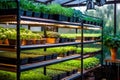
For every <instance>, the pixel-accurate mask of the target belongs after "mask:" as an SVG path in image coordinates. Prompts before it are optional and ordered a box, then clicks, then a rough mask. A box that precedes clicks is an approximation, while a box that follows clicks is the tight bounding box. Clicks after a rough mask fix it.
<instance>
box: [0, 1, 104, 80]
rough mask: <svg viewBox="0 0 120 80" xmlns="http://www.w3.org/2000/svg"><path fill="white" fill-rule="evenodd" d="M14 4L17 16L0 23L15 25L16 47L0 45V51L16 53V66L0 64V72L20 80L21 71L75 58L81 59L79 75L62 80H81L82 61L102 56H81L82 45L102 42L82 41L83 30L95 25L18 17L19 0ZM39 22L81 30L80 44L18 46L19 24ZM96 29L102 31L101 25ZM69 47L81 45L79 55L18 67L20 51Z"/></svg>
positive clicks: (2, 17)
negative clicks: (7, 72)
mask: <svg viewBox="0 0 120 80" xmlns="http://www.w3.org/2000/svg"><path fill="white" fill-rule="evenodd" d="M16 3H17V14H16V15H5V16H0V22H1V23H10V24H16V25H17V46H12V47H9V46H5V45H1V46H0V50H5V51H15V52H17V65H7V64H0V69H1V70H7V71H12V72H16V73H17V80H20V74H21V72H22V71H26V70H31V69H35V68H39V67H45V66H48V65H51V64H55V63H59V62H63V61H67V60H71V59H76V58H80V59H81V73H76V74H74V75H72V76H70V77H67V78H65V79H64V80H72V79H74V78H77V77H80V76H81V80H82V79H83V75H84V73H85V72H84V71H83V59H84V58H87V57H91V56H94V55H96V54H100V53H101V55H102V56H103V52H102V51H103V50H101V51H100V52H99V53H96V54H93V55H89V54H88V55H84V54H83V45H84V44H91V43H96V42H102V40H96V41H87V42H84V41H83V37H84V36H83V29H89V28H93V27H95V25H90V24H85V23H83V21H80V22H79V23H78V22H77V23H75V22H65V21H56V20H49V19H42V18H34V17H26V16H21V15H20V2H19V0H16ZM25 22H26V23H25ZM29 22H31V23H29ZM32 22H35V24H33V23H32ZM40 22H42V23H44V24H45V23H48V25H52V26H56V25H66V27H67V28H71V27H72V26H74V27H72V28H75V29H81V42H68V43H58V44H45V45H25V46H20V24H26V25H28V24H30V25H43V24H41V23H40ZM48 25H46V26H48ZM62 27H63V26H62ZM96 28H100V29H101V30H102V29H103V28H102V24H100V25H96ZM102 31H103V30H102ZM102 35H103V32H102ZM69 45H81V54H80V55H79V54H76V55H72V56H68V57H64V58H62V59H55V60H49V61H43V62H38V63H33V64H28V65H20V52H21V50H28V49H37V48H49V47H58V46H69ZM102 49H103V48H102ZM102 59H103V58H102ZM102 63H103V60H101V64H102ZM8 67H9V68H8ZM44 71H45V70H44ZM86 72H87V71H86ZM44 73H46V72H44ZM68 78H69V79H68Z"/></svg>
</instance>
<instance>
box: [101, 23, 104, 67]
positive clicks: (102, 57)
mask: <svg viewBox="0 0 120 80" xmlns="http://www.w3.org/2000/svg"><path fill="white" fill-rule="evenodd" d="M103 26H104V24H103V21H102V25H101V27H102V44H101V49H102V52H101V65H102V66H103V60H104V54H103V34H104V33H103V32H104V31H103Z"/></svg>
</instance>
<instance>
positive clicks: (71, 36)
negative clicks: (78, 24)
mask: <svg viewBox="0 0 120 80" xmlns="http://www.w3.org/2000/svg"><path fill="white" fill-rule="evenodd" d="M100 35H101V34H93V33H92V34H87V33H85V34H84V35H83V36H84V37H99V36H100ZM77 36H79V37H80V36H81V34H60V37H62V38H72V39H76V37H77Z"/></svg>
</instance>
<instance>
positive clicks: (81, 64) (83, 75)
mask: <svg viewBox="0 0 120 80" xmlns="http://www.w3.org/2000/svg"><path fill="white" fill-rule="evenodd" d="M83 38H84V36H83V21H82V22H81V79H80V80H83V76H84V75H83V47H84V46H83Z"/></svg>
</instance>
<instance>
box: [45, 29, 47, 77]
mask: <svg viewBox="0 0 120 80" xmlns="http://www.w3.org/2000/svg"><path fill="white" fill-rule="evenodd" d="M46 35H47V32H46V27H44V36H45V37H46ZM44 51H46V48H44ZM46 72H47V71H46V66H44V75H46Z"/></svg>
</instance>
